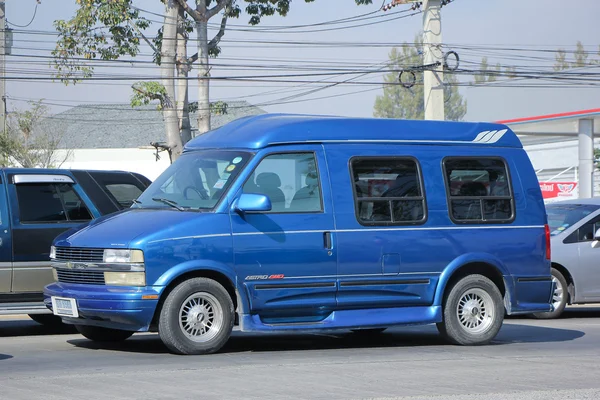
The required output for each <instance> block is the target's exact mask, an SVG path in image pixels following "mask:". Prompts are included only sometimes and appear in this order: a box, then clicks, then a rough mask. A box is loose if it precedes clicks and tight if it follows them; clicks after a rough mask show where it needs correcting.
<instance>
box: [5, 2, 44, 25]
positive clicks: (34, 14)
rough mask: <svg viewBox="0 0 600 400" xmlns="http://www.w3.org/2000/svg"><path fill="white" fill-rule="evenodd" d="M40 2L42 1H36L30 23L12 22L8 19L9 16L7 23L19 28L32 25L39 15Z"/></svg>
mask: <svg viewBox="0 0 600 400" xmlns="http://www.w3.org/2000/svg"><path fill="white" fill-rule="evenodd" d="M39 4H40V3H38V2H36V3H35V8H34V9H33V17H31V21H29V23H28V24H27V25H18V24H14V23H12V22H10V21H9V20H8V18H7V19H6V23H7V24H9V25H12V26H16V27H18V28H27V27H29V25H31V24H32V23H33V20H35V16H36V15H37V9H38V6H39Z"/></svg>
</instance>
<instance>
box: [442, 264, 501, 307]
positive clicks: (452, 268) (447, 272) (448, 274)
mask: <svg viewBox="0 0 600 400" xmlns="http://www.w3.org/2000/svg"><path fill="white" fill-rule="evenodd" d="M474 263H478V264H481V263H483V264H488V265H490V266H492V267H493V268H495V270H496V272H498V273H500V275H501V276H502V279H503V281H504V285H505V286H506V292H507V293H510V287H509V286H511V287H512V285H507V284H510V282H509V281H507V279H506V278H505V277H506V276H507V275H509V273H508V268H507V267H506V265H504V263H503V262H502V261H500V259H498V258H497V257H495V256H493V255H492V254H489V253H467V254H463V255H461V256H459V257H457V258H455V259H454V260H452V261H451V262H450V264H448V266H447V267H446V268H445V269H444V271H442V273H441V274H440V277H439V280H438V285H437V288H436V290H435V295H434V298H433V305H435V306H442V303H443V299H444V293H445V291H446V287H447V286H448V282H450V279H452V277H453V276H454V273H455V272H457V271H458V270H459V269H461V268H462V267H464V266H466V265H468V264H474Z"/></svg>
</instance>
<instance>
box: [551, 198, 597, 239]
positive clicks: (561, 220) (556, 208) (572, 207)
mask: <svg viewBox="0 0 600 400" xmlns="http://www.w3.org/2000/svg"><path fill="white" fill-rule="evenodd" d="M598 208H599V207H598V206H596V205H591V204H549V205H547V206H546V213H547V214H548V225H549V226H550V234H551V235H552V236H556V235H558V234H560V233H562V232H563V231H565V230H566V229H568V228H569V227H571V226H572V225H573V224H576V223H577V222H579V221H581V220H582V219H583V218H585V217H587V216H588V215H590V214H592V213H593V212H595V211H596V210H598ZM582 228H583V227H582ZM589 228H590V229H591V226H590V227H589ZM582 235H583V236H585V233H582Z"/></svg>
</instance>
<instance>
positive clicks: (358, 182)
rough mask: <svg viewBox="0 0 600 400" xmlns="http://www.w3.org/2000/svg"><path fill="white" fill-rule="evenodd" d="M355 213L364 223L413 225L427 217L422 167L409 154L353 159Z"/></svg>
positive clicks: (351, 166)
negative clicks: (400, 156) (394, 156)
mask: <svg viewBox="0 0 600 400" xmlns="http://www.w3.org/2000/svg"><path fill="white" fill-rule="evenodd" d="M350 169H351V176H352V181H353V183H354V200H355V209H356V217H357V219H358V222H359V223H361V224H363V225H410V224H419V223H424V222H425V219H426V212H425V197H424V195H423V189H422V181H421V174H420V169H419V166H418V164H417V162H416V161H415V160H414V159H410V158H384V157H360V158H353V159H352V160H351V162H350Z"/></svg>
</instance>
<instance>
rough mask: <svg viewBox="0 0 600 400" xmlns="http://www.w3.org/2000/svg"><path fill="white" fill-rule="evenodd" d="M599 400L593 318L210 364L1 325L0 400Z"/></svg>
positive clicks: (240, 338) (311, 344)
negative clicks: (477, 337)
mask: <svg viewBox="0 0 600 400" xmlns="http://www.w3.org/2000/svg"><path fill="white" fill-rule="evenodd" d="M285 398H294V399H411V400H422V399H423V400H424V399H434V400H438V399H450V400H479V399H486V400H521V399H600V308H598V307H597V308H590V307H585V308H577V309H572V310H570V311H568V312H567V313H566V315H565V316H564V317H563V318H561V319H559V320H554V321H537V320H532V319H525V318H511V319H508V320H507V321H506V322H505V325H504V327H503V328H502V330H501V332H500V334H499V336H498V337H497V340H496V341H495V342H494V343H493V344H491V345H488V346H481V347H461V346H451V345H446V344H445V343H444V342H442V341H441V339H440V338H439V336H438V334H437V331H436V330H435V327H432V326H425V327H408V328H400V329H398V328H397V329H393V330H389V331H386V333H384V334H382V335H380V336H378V337H376V338H372V339H364V338H360V337H358V336H357V335H356V334H352V333H342V334H335V335H302V336H301V335H293V336H292V335H249V334H242V333H240V332H234V336H233V337H232V339H231V340H230V342H229V344H228V345H227V346H226V348H225V349H224V350H223V351H222V352H221V353H219V354H214V355H209V356H176V355H172V354H169V353H168V352H167V350H166V348H165V347H164V346H163V345H162V344H161V342H160V340H159V339H158V336H157V335H156V334H138V335H134V337H132V338H131V339H129V340H127V341H125V342H123V343H120V344H118V345H111V346H99V345H98V344H95V343H93V342H90V341H88V340H86V339H84V338H83V337H82V336H79V335H77V334H73V333H72V331H69V330H68V329H67V330H64V331H62V332H60V331H52V330H50V329H48V328H46V327H43V326H41V325H38V324H36V323H35V322H33V321H31V320H29V319H28V318H27V317H24V318H20V319H18V320H14V317H13V320H9V319H7V318H6V317H0V399H11V400H12V399H15V400H17V399H28V400H29V399H85V400H95V399H127V400H131V399H140V400H150V399H202V400H204V399H285Z"/></svg>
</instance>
